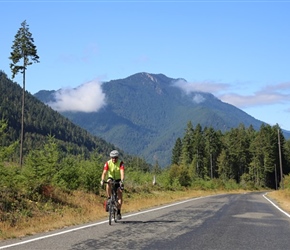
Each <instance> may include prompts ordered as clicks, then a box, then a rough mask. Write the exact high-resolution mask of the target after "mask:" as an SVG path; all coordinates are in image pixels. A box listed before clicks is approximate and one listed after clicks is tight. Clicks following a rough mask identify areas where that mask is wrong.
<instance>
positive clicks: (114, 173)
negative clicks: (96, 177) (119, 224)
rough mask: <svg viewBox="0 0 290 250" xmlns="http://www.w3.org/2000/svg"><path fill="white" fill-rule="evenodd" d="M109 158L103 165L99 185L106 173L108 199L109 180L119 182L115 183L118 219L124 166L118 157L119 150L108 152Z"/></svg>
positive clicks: (108, 195) (109, 190)
mask: <svg viewBox="0 0 290 250" xmlns="http://www.w3.org/2000/svg"><path fill="white" fill-rule="evenodd" d="M110 157H111V159H110V160H109V161H107V162H106V163H105V165H104V169H103V173H102V177H101V178H102V180H101V185H102V186H103V185H104V180H105V177H106V176H107V175H108V180H107V182H109V184H107V185H106V193H107V197H108V199H110V195H111V185H110V182H111V181H112V180H116V181H119V184H117V185H118V186H117V187H118V189H117V195H118V203H119V206H118V212H117V218H118V220H121V219H122V216H121V207H122V203H123V195H122V191H123V188H124V184H123V183H124V178H125V167H124V163H123V161H121V160H120V159H119V152H118V151H117V150H113V151H112V152H111V153H110Z"/></svg>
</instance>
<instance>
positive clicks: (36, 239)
mask: <svg viewBox="0 0 290 250" xmlns="http://www.w3.org/2000/svg"><path fill="white" fill-rule="evenodd" d="M206 197H210V196H201V197H197V198H193V199H189V200H185V201H181V202H177V203H173V204H170V205H166V206H163V207H157V208H153V209H150V210H145V211H142V212H138V213H134V214H129V215H125V216H123V218H129V217H132V216H136V215H140V214H145V213H150V212H153V211H157V210H161V209H164V208H168V207H172V206H176V205H179V204H182V203H186V202H190V201H194V200H198V199H202V198H206ZM105 223H108V220H105V221H101V222H97V223H93V224H90V225H86V226H82V227H77V228H73V229H69V230H66V231H62V232H59V233H54V234H49V235H45V236H41V237H37V238H34V239H31V240H25V241H22V242H18V243H14V244H10V245H6V246H2V247H1V246H0V249H5V248H10V247H15V246H19V245H24V244H27V243H30V242H33V241H38V240H43V239H46V238H50V237H54V236H58V235H62V234H66V233H71V232H74V231H77V230H82V229H84V228H89V227H94V226H97V225H101V224H105Z"/></svg>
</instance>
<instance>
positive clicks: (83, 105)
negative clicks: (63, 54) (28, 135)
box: [48, 81, 106, 112]
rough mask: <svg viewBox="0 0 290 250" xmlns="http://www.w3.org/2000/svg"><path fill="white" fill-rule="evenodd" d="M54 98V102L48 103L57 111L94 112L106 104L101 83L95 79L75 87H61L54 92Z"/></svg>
mask: <svg viewBox="0 0 290 250" xmlns="http://www.w3.org/2000/svg"><path fill="white" fill-rule="evenodd" d="M55 99H56V101H55V102H50V103H48V105H50V106H51V107H52V108H53V109H55V110H57V111H79V112H96V111H98V110H99V109H101V108H102V107H103V106H104V105H105V104H106V103H105V94H104V93H103V91H102V87H101V83H99V82H97V81H91V82H88V83H85V84H83V85H81V86H79V87H77V88H75V89H72V88H66V89H61V90H59V91H57V92H56V94H55Z"/></svg>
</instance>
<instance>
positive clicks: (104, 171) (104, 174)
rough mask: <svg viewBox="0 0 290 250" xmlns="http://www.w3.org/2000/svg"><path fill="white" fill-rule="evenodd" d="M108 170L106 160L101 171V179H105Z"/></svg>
mask: <svg viewBox="0 0 290 250" xmlns="http://www.w3.org/2000/svg"><path fill="white" fill-rule="evenodd" d="M108 171H109V166H108V162H106V163H105V165H104V170H103V173H102V180H103V181H104V180H105V178H106V175H107V173H108Z"/></svg>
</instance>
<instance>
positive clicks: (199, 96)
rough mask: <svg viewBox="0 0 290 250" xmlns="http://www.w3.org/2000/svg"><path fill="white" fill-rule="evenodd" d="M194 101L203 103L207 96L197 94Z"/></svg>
mask: <svg viewBox="0 0 290 250" xmlns="http://www.w3.org/2000/svg"><path fill="white" fill-rule="evenodd" d="M193 101H194V102H196V103H202V102H203V101H205V98H204V97H203V96H202V95H201V94H196V95H194V97H193Z"/></svg>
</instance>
